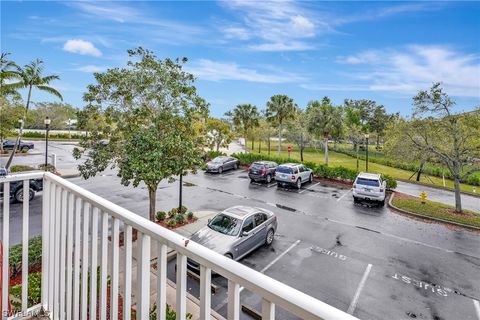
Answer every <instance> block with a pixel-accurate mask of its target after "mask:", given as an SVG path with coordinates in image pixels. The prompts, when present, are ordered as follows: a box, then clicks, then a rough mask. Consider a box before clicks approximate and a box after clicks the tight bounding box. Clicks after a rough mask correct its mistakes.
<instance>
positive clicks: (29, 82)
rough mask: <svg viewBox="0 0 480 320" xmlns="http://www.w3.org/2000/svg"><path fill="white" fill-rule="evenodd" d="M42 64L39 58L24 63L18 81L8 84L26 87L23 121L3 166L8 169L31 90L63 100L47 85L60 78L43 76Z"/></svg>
mask: <svg viewBox="0 0 480 320" xmlns="http://www.w3.org/2000/svg"><path fill="white" fill-rule="evenodd" d="M43 70H44V65H43V61H42V60H40V59H36V60H34V61H32V62H30V63H29V64H27V65H25V67H23V69H21V71H20V73H19V81H18V82H16V83H12V84H10V88H11V89H13V90H18V89H27V90H28V94H27V102H26V104H25V113H24V115H23V121H22V122H21V124H20V130H19V131H18V136H17V141H16V142H15V146H14V147H13V150H12V154H11V155H10V157H9V158H8V161H7V164H6V165H5V168H6V169H8V168H9V167H10V165H11V164H12V161H13V157H14V156H15V152H17V149H18V144H19V143H20V139H21V138H22V133H23V127H24V126H25V122H26V120H27V113H28V109H29V107H30V102H31V98H32V90H33V89H38V90H40V91H44V92H47V93H50V94H52V95H54V96H56V97H58V98H60V100H62V101H63V97H62V95H61V94H60V92H58V91H57V90H56V89H55V88H53V87H51V86H49V84H50V82H52V81H53V80H58V79H60V78H59V77H58V76H57V75H49V76H43Z"/></svg>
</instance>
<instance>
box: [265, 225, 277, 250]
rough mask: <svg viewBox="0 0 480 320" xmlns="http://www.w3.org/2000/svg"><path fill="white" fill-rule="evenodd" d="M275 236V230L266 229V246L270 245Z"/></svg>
mask: <svg viewBox="0 0 480 320" xmlns="http://www.w3.org/2000/svg"><path fill="white" fill-rule="evenodd" d="M274 237H275V231H273V229H270V230H268V233H267V237H266V238H265V244H266V245H267V246H269V245H271V244H272V242H273V239H274Z"/></svg>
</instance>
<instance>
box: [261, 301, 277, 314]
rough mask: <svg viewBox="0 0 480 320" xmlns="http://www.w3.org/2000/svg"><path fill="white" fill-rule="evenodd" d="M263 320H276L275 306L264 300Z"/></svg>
mask: <svg viewBox="0 0 480 320" xmlns="http://www.w3.org/2000/svg"><path fill="white" fill-rule="evenodd" d="M262 319H275V304H274V303H271V302H270V301H268V300H266V299H262Z"/></svg>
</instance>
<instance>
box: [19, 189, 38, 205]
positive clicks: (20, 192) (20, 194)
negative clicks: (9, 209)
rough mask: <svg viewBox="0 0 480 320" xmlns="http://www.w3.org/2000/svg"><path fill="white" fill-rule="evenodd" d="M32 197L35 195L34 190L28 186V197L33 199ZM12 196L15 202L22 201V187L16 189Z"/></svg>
mask: <svg viewBox="0 0 480 320" xmlns="http://www.w3.org/2000/svg"><path fill="white" fill-rule="evenodd" d="M33 197H35V191H33V189H32V188H30V189H29V192H28V199H29V200H33ZM14 198H15V201H17V202H23V188H20V189H18V190H17V191H15V195H14Z"/></svg>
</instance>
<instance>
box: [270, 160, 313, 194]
mask: <svg viewBox="0 0 480 320" xmlns="http://www.w3.org/2000/svg"><path fill="white" fill-rule="evenodd" d="M275 180H276V181H277V187H283V186H288V185H293V186H295V187H297V189H300V188H301V187H302V184H303V183H305V182H312V181H313V171H312V170H311V169H309V168H307V167H305V166H304V165H303V164H298V163H284V164H281V165H279V166H278V167H277V170H276V171H275Z"/></svg>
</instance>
